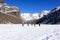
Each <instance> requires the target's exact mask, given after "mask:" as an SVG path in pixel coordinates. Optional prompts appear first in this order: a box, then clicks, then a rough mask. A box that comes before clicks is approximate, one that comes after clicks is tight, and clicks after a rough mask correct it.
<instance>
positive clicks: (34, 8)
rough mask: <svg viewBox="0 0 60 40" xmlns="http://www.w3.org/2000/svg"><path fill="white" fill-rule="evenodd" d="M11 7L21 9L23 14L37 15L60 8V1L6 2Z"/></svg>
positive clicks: (8, 0)
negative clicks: (43, 11)
mask: <svg viewBox="0 0 60 40" xmlns="http://www.w3.org/2000/svg"><path fill="white" fill-rule="evenodd" d="M4 1H5V2H6V3H8V4H9V5H13V6H17V7H19V9H20V11H21V12H22V13H37V12H40V11H42V10H51V9H53V8H54V7H57V6H60V0H4Z"/></svg>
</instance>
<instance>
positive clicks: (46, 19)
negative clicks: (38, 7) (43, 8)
mask: <svg viewBox="0 0 60 40" xmlns="http://www.w3.org/2000/svg"><path fill="white" fill-rule="evenodd" d="M37 24H60V6H59V7H56V8H54V9H52V10H51V11H50V12H49V14H48V15H45V16H43V17H42V18H41V19H39V20H38V21H37Z"/></svg>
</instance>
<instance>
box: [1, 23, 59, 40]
mask: <svg viewBox="0 0 60 40" xmlns="http://www.w3.org/2000/svg"><path fill="white" fill-rule="evenodd" d="M0 40H60V25H42V24H41V25H40V26H39V25H29V26H28V25H27V24H25V25H24V26H22V25H21V24H15V25H14V24H11V25H10V24H4V25H3V24H0Z"/></svg>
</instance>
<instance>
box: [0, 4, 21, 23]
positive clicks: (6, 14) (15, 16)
mask: <svg viewBox="0 0 60 40" xmlns="http://www.w3.org/2000/svg"><path fill="white" fill-rule="evenodd" d="M0 23H3V24H5V23H13V24H18V23H22V20H21V16H20V11H19V9H18V8H17V7H15V6H8V5H7V4H6V3H0Z"/></svg>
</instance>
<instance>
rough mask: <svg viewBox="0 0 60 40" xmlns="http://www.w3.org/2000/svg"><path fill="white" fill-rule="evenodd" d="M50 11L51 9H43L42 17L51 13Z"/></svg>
mask: <svg viewBox="0 0 60 40" xmlns="http://www.w3.org/2000/svg"><path fill="white" fill-rule="evenodd" d="M49 12H50V11H49V10H43V11H41V12H40V15H39V16H40V18H41V17H43V16H44V15H47V14H49Z"/></svg>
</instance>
